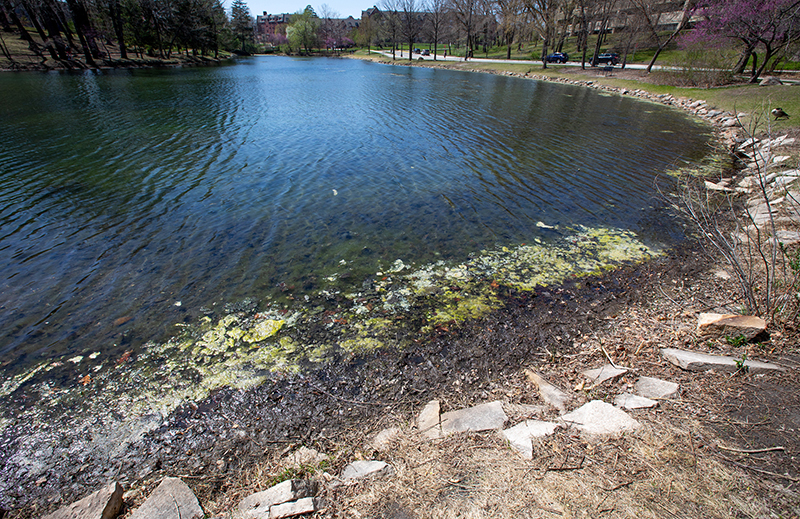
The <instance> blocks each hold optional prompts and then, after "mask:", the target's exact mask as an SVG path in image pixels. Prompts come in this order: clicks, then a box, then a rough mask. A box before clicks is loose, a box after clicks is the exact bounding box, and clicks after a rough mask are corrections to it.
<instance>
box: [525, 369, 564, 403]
mask: <svg viewBox="0 0 800 519" xmlns="http://www.w3.org/2000/svg"><path fill="white" fill-rule="evenodd" d="M525 375H527V377H528V380H530V381H531V382H532V383H533V384H534V385H535V386H536V388H537V389H538V390H539V396H541V397H542V400H544V401H545V402H547V403H548V404H550V405H551V406H553V407H555V408H556V409H558V410H559V411H561V412H562V413H563V412H565V411H566V410H567V404H568V403H569V401H570V399H571V398H570V396H569V395H568V394H567V393H565V392H564V391H562V390H561V389H559V388H557V387H556V386H554V385H553V384H551V383H550V382H548V381H547V380H545V379H544V377H542V376H541V375H539V374H538V373H536V372H535V371H532V370H529V369H526V370H525Z"/></svg>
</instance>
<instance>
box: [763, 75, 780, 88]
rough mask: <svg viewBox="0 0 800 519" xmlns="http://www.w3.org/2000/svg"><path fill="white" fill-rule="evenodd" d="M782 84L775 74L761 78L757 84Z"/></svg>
mask: <svg viewBox="0 0 800 519" xmlns="http://www.w3.org/2000/svg"><path fill="white" fill-rule="evenodd" d="M782 84H783V81H781V80H780V79H778V78H776V77H775V76H767V77H765V78H764V79H762V80H761V82H760V83H759V84H758V86H777V85H782Z"/></svg>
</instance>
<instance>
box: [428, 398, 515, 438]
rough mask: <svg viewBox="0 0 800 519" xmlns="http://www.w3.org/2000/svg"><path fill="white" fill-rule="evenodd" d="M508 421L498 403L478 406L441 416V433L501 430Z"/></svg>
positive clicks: (501, 405) (501, 406)
mask: <svg viewBox="0 0 800 519" xmlns="http://www.w3.org/2000/svg"><path fill="white" fill-rule="evenodd" d="M506 420H508V417H507V416H506V413H505V412H504V411H503V403H502V402H500V401H495V402H489V403H487V404H480V405H476V406H474V407H468V408H467V409H459V410H457V411H450V412H447V413H444V414H443V415H442V433H443V434H454V433H459V432H467V431H488V430H491V429H502V428H503V425H504V424H505V423H506Z"/></svg>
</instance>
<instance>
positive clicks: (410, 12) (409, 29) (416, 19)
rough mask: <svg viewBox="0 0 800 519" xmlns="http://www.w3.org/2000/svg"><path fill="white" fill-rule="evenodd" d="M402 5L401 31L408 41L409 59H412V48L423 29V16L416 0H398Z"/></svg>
mask: <svg viewBox="0 0 800 519" xmlns="http://www.w3.org/2000/svg"><path fill="white" fill-rule="evenodd" d="M398 1H399V7H400V13H399V14H400V31H401V32H402V33H403V36H405V38H406V41H407V42H408V60H409V61H411V59H412V57H411V49H412V48H413V47H414V42H415V41H417V38H418V37H419V33H420V31H421V30H422V21H423V20H422V18H421V17H420V14H419V13H418V12H417V2H416V0H398Z"/></svg>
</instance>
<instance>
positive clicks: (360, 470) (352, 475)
mask: <svg viewBox="0 0 800 519" xmlns="http://www.w3.org/2000/svg"><path fill="white" fill-rule="evenodd" d="M393 474H394V467H392V466H391V465H389V464H388V463H386V462H385V461H364V460H358V461H354V462H353V463H351V464H349V465H348V466H346V467H345V468H344V470H343V471H342V479H343V480H345V481H353V480H356V479H364V478H368V477H376V478H377V477H384V476H391V475H393Z"/></svg>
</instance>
